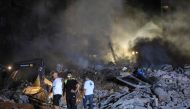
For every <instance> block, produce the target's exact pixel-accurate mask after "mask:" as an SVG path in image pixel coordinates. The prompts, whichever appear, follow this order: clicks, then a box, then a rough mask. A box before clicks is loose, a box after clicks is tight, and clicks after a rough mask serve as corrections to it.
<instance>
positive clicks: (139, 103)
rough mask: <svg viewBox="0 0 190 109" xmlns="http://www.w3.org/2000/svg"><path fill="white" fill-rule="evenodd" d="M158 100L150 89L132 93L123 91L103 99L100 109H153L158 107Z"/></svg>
mask: <svg viewBox="0 0 190 109" xmlns="http://www.w3.org/2000/svg"><path fill="white" fill-rule="evenodd" d="M156 104H157V99H156V97H155V96H153V94H152V92H151V90H150V89H149V88H144V89H136V90H134V91H132V92H129V91H128V90H121V91H120V92H114V93H112V94H110V95H109V96H107V97H105V98H103V99H102V100H101V101H100V103H99V104H98V106H99V107H98V108H99V109H147V108H148V109H151V106H150V105H152V106H156Z"/></svg>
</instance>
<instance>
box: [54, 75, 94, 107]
mask: <svg viewBox="0 0 190 109" xmlns="http://www.w3.org/2000/svg"><path fill="white" fill-rule="evenodd" d="M52 77H53V85H52V92H53V105H54V107H55V109H60V107H59V103H60V100H61V98H62V97H63V96H65V97H66V104H67V109H77V95H78V94H80V91H81V90H80V89H81V88H80V85H79V82H78V81H77V80H76V79H75V78H73V77H72V74H71V73H68V74H67V78H65V79H63V78H60V77H59V74H58V73H57V72H52ZM82 89H83V91H84V93H83V108H84V109H86V107H87V105H86V104H87V102H88V101H89V108H90V109H93V91H94V82H93V81H92V80H90V79H89V78H88V77H87V76H86V77H85V82H84V84H83V87H82Z"/></svg>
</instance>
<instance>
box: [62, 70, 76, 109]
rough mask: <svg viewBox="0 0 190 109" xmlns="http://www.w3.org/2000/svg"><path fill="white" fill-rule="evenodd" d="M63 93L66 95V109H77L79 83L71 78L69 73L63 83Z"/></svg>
mask: <svg viewBox="0 0 190 109" xmlns="http://www.w3.org/2000/svg"><path fill="white" fill-rule="evenodd" d="M64 93H66V102H67V109H77V104H76V101H77V93H79V83H78V81H77V80H76V79H75V78H72V75H71V73H69V74H67V80H65V82H64Z"/></svg>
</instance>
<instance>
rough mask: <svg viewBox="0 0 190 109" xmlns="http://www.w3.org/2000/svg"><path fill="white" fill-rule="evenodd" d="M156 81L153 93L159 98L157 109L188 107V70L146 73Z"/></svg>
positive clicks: (170, 68) (175, 69)
mask: <svg viewBox="0 0 190 109" xmlns="http://www.w3.org/2000/svg"><path fill="white" fill-rule="evenodd" d="M148 74H149V76H150V77H154V78H156V79H157V81H156V82H155V83H154V84H153V92H154V93H155V94H156V95H157V96H158V98H159V101H160V103H159V107H161V108H163V109H166V108H167V109H169V108H170V109H171V108H172V109H186V108H188V107H190V78H189V77H190V76H189V75H190V68H189V67H188V66H186V67H184V68H180V67H179V68H173V67H172V66H165V67H164V68H163V69H160V70H157V71H154V72H152V73H148Z"/></svg>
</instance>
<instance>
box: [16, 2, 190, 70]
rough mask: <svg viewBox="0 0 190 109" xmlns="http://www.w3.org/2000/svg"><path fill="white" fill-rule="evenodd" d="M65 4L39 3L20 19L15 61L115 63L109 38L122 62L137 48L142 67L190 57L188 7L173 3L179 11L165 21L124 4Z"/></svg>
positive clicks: (162, 18)
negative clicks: (32, 59) (185, 9)
mask: <svg viewBox="0 0 190 109" xmlns="http://www.w3.org/2000/svg"><path fill="white" fill-rule="evenodd" d="M64 3H66V2H59V0H57V1H40V2H38V3H36V4H37V5H33V6H32V7H31V11H30V12H29V13H28V14H27V15H26V16H25V17H22V18H21V27H20V30H19V31H20V32H18V33H17V34H16V35H17V37H18V36H24V38H23V37H22V38H19V39H15V40H16V41H15V42H17V43H16V44H17V46H16V49H15V50H14V54H15V56H14V59H15V61H18V60H25V59H31V58H39V57H41V58H43V59H45V61H46V63H47V64H48V66H55V64H57V63H64V65H65V66H71V65H75V66H79V67H83V68H86V67H88V66H89V65H94V64H102V63H105V62H109V61H113V56H112V54H111V50H110V48H109V43H110V40H111V43H112V45H113V49H114V51H115V54H116V57H117V60H118V61H119V60H120V59H124V58H127V59H130V58H132V55H131V51H133V50H137V51H139V55H138V56H137V62H139V63H140V64H143V65H152V64H153V65H157V64H166V63H177V62H178V61H179V60H181V63H183V60H185V59H187V58H188V56H189V55H190V49H189V48H188V47H189V43H188V41H189V40H190V39H189V38H190V37H189V36H188V35H189V32H188V29H189V24H188V22H189V19H188V17H189V16H188V15H189V13H190V11H188V10H187V11H186V12H185V13H184V12H183V10H182V9H181V7H184V6H186V5H185V4H183V3H182V4H181V5H180V6H179V7H178V6H177V5H176V4H178V3H176V4H175V3H173V7H176V8H175V9H174V11H173V12H171V13H169V14H167V15H166V16H161V17H159V16H150V15H149V14H147V13H146V12H145V11H143V10H141V9H140V8H137V7H132V6H131V5H130V4H124V0H77V1H74V0H72V2H69V3H68V4H67V5H66V4H64ZM62 5H63V7H62ZM187 8H188V7H187ZM176 57H178V58H176ZM184 57H187V58H184ZM176 59H177V60H176ZM184 62H187V61H184Z"/></svg>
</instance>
